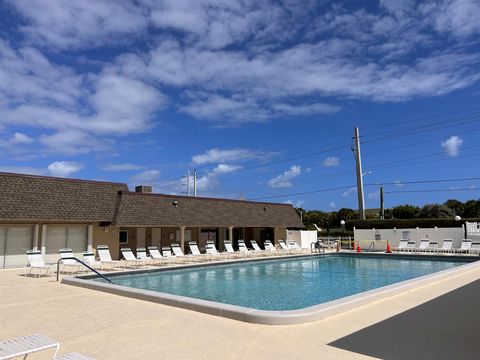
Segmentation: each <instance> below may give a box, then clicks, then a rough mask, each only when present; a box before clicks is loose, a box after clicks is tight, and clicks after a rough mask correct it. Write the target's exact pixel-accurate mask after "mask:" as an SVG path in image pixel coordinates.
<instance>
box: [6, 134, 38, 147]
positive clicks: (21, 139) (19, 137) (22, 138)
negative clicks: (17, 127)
mask: <svg viewBox="0 0 480 360" xmlns="http://www.w3.org/2000/svg"><path fill="white" fill-rule="evenodd" d="M33 141H34V140H33V139H32V138H31V137H30V136H28V135H25V134H22V133H19V132H16V133H15V134H13V136H12V138H11V139H10V142H11V143H13V144H30V143H32V142H33Z"/></svg>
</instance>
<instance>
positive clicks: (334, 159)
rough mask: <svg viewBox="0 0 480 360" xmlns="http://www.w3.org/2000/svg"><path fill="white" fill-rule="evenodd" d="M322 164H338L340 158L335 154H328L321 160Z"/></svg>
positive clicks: (329, 165)
mask: <svg viewBox="0 0 480 360" xmlns="http://www.w3.org/2000/svg"><path fill="white" fill-rule="evenodd" d="M323 165H324V166H326V167H333V166H338V165H340V158H339V157H336V156H329V157H327V158H326V159H325V160H324V161H323Z"/></svg>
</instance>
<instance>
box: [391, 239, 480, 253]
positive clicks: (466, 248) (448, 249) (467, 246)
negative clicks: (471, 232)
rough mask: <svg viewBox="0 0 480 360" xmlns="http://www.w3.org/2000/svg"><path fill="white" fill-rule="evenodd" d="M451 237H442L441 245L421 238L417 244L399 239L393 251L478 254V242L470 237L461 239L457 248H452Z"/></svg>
mask: <svg viewBox="0 0 480 360" xmlns="http://www.w3.org/2000/svg"><path fill="white" fill-rule="evenodd" d="M452 245H453V239H444V240H443V244H442V246H441V247H438V243H437V242H436V241H432V240H429V239H421V240H420V245H419V246H417V244H416V242H415V241H409V240H406V239H401V240H400V243H399V245H398V247H397V248H394V249H393V250H394V251H399V252H433V253H450V254H480V242H472V240H470V239H463V240H462V243H461V245H460V247H459V248H454V247H453V246H452Z"/></svg>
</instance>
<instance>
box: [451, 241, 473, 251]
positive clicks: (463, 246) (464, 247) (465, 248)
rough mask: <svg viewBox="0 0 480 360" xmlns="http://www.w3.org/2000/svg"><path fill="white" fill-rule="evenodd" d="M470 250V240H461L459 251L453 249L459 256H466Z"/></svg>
mask: <svg viewBox="0 0 480 360" xmlns="http://www.w3.org/2000/svg"><path fill="white" fill-rule="evenodd" d="M471 248H472V240H470V239H463V240H462V244H461V245H460V249H455V252H456V253H457V252H458V253H460V254H468V252H469V251H470V249H471Z"/></svg>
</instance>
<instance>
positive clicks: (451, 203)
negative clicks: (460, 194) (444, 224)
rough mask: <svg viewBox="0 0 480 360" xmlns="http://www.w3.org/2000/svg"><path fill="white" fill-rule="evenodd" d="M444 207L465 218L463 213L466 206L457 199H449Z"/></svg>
mask: <svg viewBox="0 0 480 360" xmlns="http://www.w3.org/2000/svg"><path fill="white" fill-rule="evenodd" d="M444 205H445V206H447V207H449V208H450V209H452V210H453V211H454V212H455V214H457V215H459V216H461V217H464V215H463V212H464V209H465V204H464V203H462V202H461V201H458V200H456V199H449V200H447V201H445V204H444Z"/></svg>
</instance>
